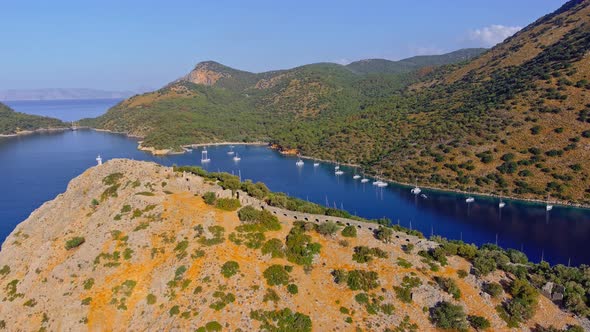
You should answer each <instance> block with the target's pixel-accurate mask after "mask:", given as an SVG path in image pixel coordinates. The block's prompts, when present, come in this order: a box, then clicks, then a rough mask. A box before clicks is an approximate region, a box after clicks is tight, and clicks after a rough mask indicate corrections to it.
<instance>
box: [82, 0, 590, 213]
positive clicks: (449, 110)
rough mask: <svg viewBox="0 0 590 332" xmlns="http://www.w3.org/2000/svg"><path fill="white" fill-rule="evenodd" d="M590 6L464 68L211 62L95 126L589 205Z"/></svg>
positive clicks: (581, 4) (535, 27)
mask: <svg viewBox="0 0 590 332" xmlns="http://www.w3.org/2000/svg"><path fill="white" fill-rule="evenodd" d="M589 4H590V2H589V1H579V0H575V1H570V2H568V3H566V4H565V5H564V6H563V7H562V8H560V9H558V10H557V11H556V12H554V13H551V14H548V15H546V16H544V17H542V18H540V19H539V20H537V21H536V22H534V23H532V24H531V25H529V26H527V27H526V28H524V29H523V30H522V31H520V32H518V33H517V34H516V35H514V36H512V37H510V38H509V39H507V40H506V41H504V42H503V43H500V44H499V45H497V46H495V47H494V48H492V49H491V50H489V51H486V52H485V53H483V54H481V55H479V56H478V57H476V58H474V59H472V60H471V61H468V62H461V63H458V64H450V65H446V66H442V67H433V66H428V67H423V66H424V65H427V64H428V65H430V64H438V63H440V62H438V63H437V62H436V61H442V60H440V59H441V58H442V59H448V58H453V59H455V60H456V61H459V60H462V59H464V58H465V57H467V56H470V55H469V54H466V53H465V52H467V53H469V51H463V54H461V52H459V54H460V55H461V56H455V57H451V56H447V57H445V56H439V60H436V61H435V60H433V59H430V60H428V61H426V60H424V59H422V58H418V59H416V58H414V59H408V60H403V61H400V62H411V63H414V64H416V66H417V67H416V68H415V69H417V70H414V71H410V72H406V73H402V74H399V73H398V74H391V73H390V72H391V69H390V66H389V65H390V64H389V63H387V62H384V61H375V60H371V61H369V62H367V64H369V65H367V66H366V68H365V69H363V70H361V69H359V68H361V67H363V66H362V65H361V64H362V62H360V63H356V64H351V65H349V66H347V67H345V66H340V65H336V64H313V65H308V66H302V67H298V68H294V69H290V70H283V71H276V72H268V73H262V74H253V73H247V72H242V71H237V70H234V69H231V68H229V67H225V66H222V65H220V64H217V63H214V62H206V63H201V64H199V65H198V66H197V67H196V68H195V70H194V71H193V72H191V73H190V74H189V75H187V76H186V77H185V78H183V79H181V80H179V81H176V82H174V83H172V84H170V85H169V86H167V87H165V88H164V89H162V90H159V91H156V92H153V93H149V94H145V95H141V96H137V97H133V98H130V99H128V100H126V101H125V102H123V103H121V104H120V105H117V106H116V107H115V108H113V109H112V110H110V111H109V112H108V113H107V114H106V115H105V116H103V117H101V118H98V119H94V120H90V121H87V123H88V124H89V125H92V126H96V127H100V128H105V129H111V130H117V131H122V132H127V133H130V134H136V135H141V136H144V137H145V141H144V144H145V145H148V146H153V147H157V148H178V146H179V145H181V144H189V143H202V142H209V141H221V140H232V141H235V140H243V141H251V140H266V141H269V142H272V143H276V144H278V145H280V146H282V147H285V148H294V149H298V150H299V151H300V152H301V153H302V154H304V155H308V156H313V157H318V158H324V159H335V160H338V161H341V162H352V163H357V164H361V165H363V167H364V168H365V169H366V170H367V171H368V172H373V173H376V174H379V173H382V175H383V176H385V177H387V178H390V179H393V180H395V181H399V182H412V183H413V182H414V180H415V179H417V181H418V182H419V183H420V184H421V185H422V186H433V187H437V188H442V189H457V190H464V191H476V192H485V193H492V194H503V195H511V196H518V197H523V198H536V199H546V197H547V195H548V194H550V196H551V198H552V199H554V200H559V201H562V202H573V203H582V204H587V205H589V204H590V178H589V175H590V152H589V151H590V124H589V121H590V77H589V74H590V73H589V70H590V69H589V68H590V63H589V62H590V60H589V57H588V50H589V48H590V25H589V23H590V7H589ZM445 61H446V60H445ZM351 67H352V69H351ZM374 71H376V73H375V72H374ZM366 73H370V74H366Z"/></svg>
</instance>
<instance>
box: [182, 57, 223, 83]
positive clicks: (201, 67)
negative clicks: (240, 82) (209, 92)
mask: <svg viewBox="0 0 590 332" xmlns="http://www.w3.org/2000/svg"><path fill="white" fill-rule="evenodd" d="M223 77H226V78H227V77H231V75H230V74H229V73H224V72H220V71H218V70H217V68H216V66H215V65H214V63H213V62H201V63H199V64H197V66H196V67H195V69H193V70H192V71H191V72H190V73H188V75H187V76H185V77H184V80H186V81H188V82H191V83H195V84H203V85H213V84H215V83H216V82H217V81H219V79H221V78H223Z"/></svg>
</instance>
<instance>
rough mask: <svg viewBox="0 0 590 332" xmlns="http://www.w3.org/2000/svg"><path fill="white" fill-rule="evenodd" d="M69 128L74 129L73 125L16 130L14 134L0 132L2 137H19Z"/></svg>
mask: <svg viewBox="0 0 590 332" xmlns="http://www.w3.org/2000/svg"><path fill="white" fill-rule="evenodd" d="M67 130H74V129H72V127H64V128H39V129H35V130H22V131H19V132H16V133H14V134H0V137H17V136H25V135H31V134H36V133H43V132H58V131H67Z"/></svg>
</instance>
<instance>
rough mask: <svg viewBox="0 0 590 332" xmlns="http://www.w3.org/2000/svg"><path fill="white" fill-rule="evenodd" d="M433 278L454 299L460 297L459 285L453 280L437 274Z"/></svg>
mask: <svg viewBox="0 0 590 332" xmlns="http://www.w3.org/2000/svg"><path fill="white" fill-rule="evenodd" d="M434 280H435V281H436V283H437V284H438V286H439V287H440V288H441V289H442V290H444V291H445V292H447V293H449V294H451V295H452V296H453V298H454V299H455V300H458V299H460V298H461V290H460V289H459V286H457V283H456V282H455V280H453V279H451V278H444V277H439V276H436V277H434Z"/></svg>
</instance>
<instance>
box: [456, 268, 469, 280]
mask: <svg viewBox="0 0 590 332" xmlns="http://www.w3.org/2000/svg"><path fill="white" fill-rule="evenodd" d="M457 275H458V276H459V278H461V279H464V278H465V277H467V276H468V275H469V273H467V271H465V270H458V271H457Z"/></svg>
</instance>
